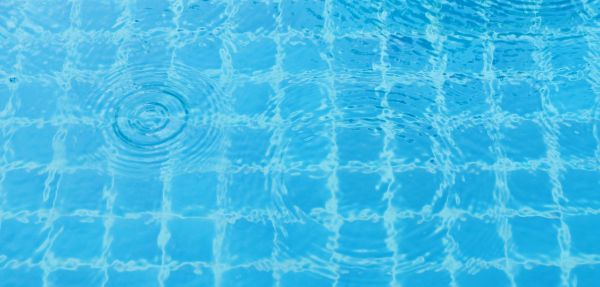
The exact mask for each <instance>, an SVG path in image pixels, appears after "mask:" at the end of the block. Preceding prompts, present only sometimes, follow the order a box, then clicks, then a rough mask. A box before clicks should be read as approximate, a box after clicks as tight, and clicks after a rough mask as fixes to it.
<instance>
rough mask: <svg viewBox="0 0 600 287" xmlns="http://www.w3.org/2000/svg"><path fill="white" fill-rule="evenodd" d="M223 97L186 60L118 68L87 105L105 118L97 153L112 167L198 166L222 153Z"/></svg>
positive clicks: (121, 169)
mask: <svg viewBox="0 0 600 287" xmlns="http://www.w3.org/2000/svg"><path fill="white" fill-rule="evenodd" d="M221 98H222V97H221V95H220V93H219V90H218V89H217V88H215V86H214V85H212V84H211V82H210V81H209V80H208V79H207V78H206V77H205V76H204V75H202V74H200V73H198V71H196V70H195V69H192V68H190V67H187V66H183V65H177V64H174V65H171V66H170V67H166V68H164V69H156V68H152V69H150V68H149V67H145V66H129V67H126V68H124V69H119V70H116V71H114V72H113V73H111V75H110V76H109V77H108V78H107V79H106V80H105V81H104V82H103V83H102V86H101V88H100V89H99V91H98V93H97V94H95V95H94V97H93V98H92V99H91V103H90V104H89V105H88V107H90V108H91V109H92V110H93V112H94V114H96V115H97V116H98V117H99V118H100V119H101V121H102V124H101V126H102V127H103V128H102V133H103V137H104V139H105V142H106V146H105V148H104V149H103V150H102V154H100V155H99V156H102V157H106V158H108V159H109V165H110V169H111V170H112V172H124V173H127V174H135V173H138V172H144V173H145V172H147V171H149V170H155V171H156V170H162V168H169V169H171V170H172V171H173V170H175V169H177V170H181V169H191V168H195V167H199V166H201V165H202V164H205V163H207V162H209V161H210V159H211V157H214V156H215V155H218V154H219V153H218V151H217V150H216V149H218V148H219V144H218V143H219V142H220V140H221V131H222V129H221V126H220V122H219V120H218V119H219V117H218V114H219V113H220V111H221V109H222V106H221V104H220V100H221Z"/></svg>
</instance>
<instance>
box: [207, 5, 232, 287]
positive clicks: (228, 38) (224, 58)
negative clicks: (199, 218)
mask: <svg viewBox="0 0 600 287" xmlns="http://www.w3.org/2000/svg"><path fill="white" fill-rule="evenodd" d="M225 1H226V2H225V3H226V4H227V6H226V8H225V12H224V14H225V17H227V19H226V20H225V21H224V23H223V26H224V29H223V31H222V34H221V40H222V41H223V43H222V48H221V50H220V57H221V73H220V74H221V79H220V82H221V85H224V84H227V83H228V79H231V78H232V76H233V74H234V68H233V63H232V59H231V49H232V48H235V46H234V43H233V42H232V31H231V25H232V21H231V18H232V17H233V15H235V13H236V12H237V7H236V4H235V3H236V1H235V0H225ZM223 88H224V91H223V92H224V93H223V96H224V97H226V100H228V101H230V100H231V97H232V90H231V87H223ZM225 88H226V90H225ZM219 120H222V119H219ZM224 134H225V136H224V140H223V145H222V147H223V151H226V150H228V149H229V148H230V146H231V140H230V139H229V136H228V135H229V130H226V131H224ZM230 166H231V163H230V162H229V160H228V159H227V158H225V157H224V158H223V159H221V162H220V166H218V168H217V170H218V184H217V190H216V192H217V206H218V208H219V211H218V213H217V214H213V216H215V217H217V219H216V220H215V221H216V222H215V238H214V239H213V245H212V249H213V268H212V269H213V273H214V278H215V281H214V286H215V287H219V286H221V281H222V276H223V273H224V271H226V268H227V266H224V263H223V258H222V257H223V254H222V253H223V243H224V240H225V236H227V226H228V222H227V220H226V219H225V216H223V215H224V214H225V213H226V212H227V210H226V209H227V207H228V202H227V190H228V186H229V178H230V176H231V175H230V174H229V172H230Z"/></svg>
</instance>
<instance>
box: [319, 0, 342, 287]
mask: <svg viewBox="0 0 600 287" xmlns="http://www.w3.org/2000/svg"><path fill="white" fill-rule="evenodd" d="M332 10H333V0H326V1H325V5H324V11H323V16H324V25H323V39H324V40H325V42H326V43H327V53H326V57H325V61H326V62H327V66H328V73H327V76H326V79H327V83H328V85H327V95H328V98H329V101H330V103H331V106H332V109H331V111H330V112H329V115H328V118H330V119H331V121H332V122H331V136H330V137H331V141H332V144H333V146H332V149H331V152H330V153H329V155H328V156H327V159H326V163H325V164H326V168H327V171H329V172H330V175H329V177H328V179H327V187H328V189H329V190H330V198H329V200H328V201H327V202H326V204H325V209H326V211H327V213H329V214H330V215H331V217H332V219H331V220H330V221H329V222H326V223H325V227H326V228H327V229H328V230H330V231H331V232H334V233H335V234H334V235H333V236H330V237H329V239H328V242H327V250H328V251H330V252H331V253H332V257H331V258H330V262H331V263H333V264H335V265H334V266H333V272H335V281H334V283H333V287H337V286H338V284H339V277H340V274H339V268H340V266H339V264H337V263H336V262H335V261H336V260H337V257H338V254H337V251H336V250H337V249H338V248H339V243H338V241H339V238H340V228H341V226H342V224H343V219H342V218H341V215H340V214H339V213H338V198H337V194H338V192H339V180H338V177H337V172H338V168H339V155H338V145H337V120H338V119H339V115H340V111H339V109H338V107H337V105H336V100H337V94H336V90H335V76H336V75H335V71H334V69H333V66H334V63H333V60H334V59H333V55H334V53H333V52H334V51H333V50H334V41H335V35H334V32H333V20H332V19H331V15H332V13H333V11H332Z"/></svg>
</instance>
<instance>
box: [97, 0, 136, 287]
mask: <svg viewBox="0 0 600 287" xmlns="http://www.w3.org/2000/svg"><path fill="white" fill-rule="evenodd" d="M131 4H132V1H131V0H127V1H126V2H125V3H121V8H122V9H123V10H122V11H123V12H122V13H121V15H120V17H119V18H121V19H123V22H124V23H126V25H124V27H123V28H122V29H123V30H124V31H126V32H128V33H126V35H124V36H125V37H126V36H130V34H131V33H132V31H131V30H132V23H133V15H132V14H133V13H132V9H131ZM124 50H125V49H124V48H123V45H120V47H119V49H118V50H117V53H116V60H115V62H118V64H119V65H123V66H126V65H127V62H126V61H127V60H128V59H127V55H126V51H124ZM113 66H114V65H113ZM112 68H114V67H112ZM109 169H110V168H109ZM109 175H110V177H111V186H110V187H109V188H105V189H104V190H103V192H102V197H103V199H104V200H105V204H106V206H105V207H106V210H105V214H104V218H103V225H104V233H103V235H102V257H101V258H100V263H101V264H102V272H103V278H102V284H101V286H102V287H105V286H106V284H107V283H108V280H109V279H110V278H109V269H110V268H111V267H112V262H109V254H110V252H111V250H110V249H111V244H112V235H111V231H112V227H113V225H114V223H115V220H116V218H117V217H116V216H115V214H114V204H115V200H116V198H117V197H118V193H117V192H116V190H115V181H116V173H115V172H114V171H113V170H109Z"/></svg>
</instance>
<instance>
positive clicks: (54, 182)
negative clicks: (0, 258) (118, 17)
mask: <svg viewBox="0 0 600 287" xmlns="http://www.w3.org/2000/svg"><path fill="white" fill-rule="evenodd" d="M70 2H71V5H72V6H71V11H70V13H69V28H67V30H66V31H65V32H63V34H62V35H61V38H63V39H64V40H65V42H66V45H65V49H66V58H65V62H64V63H63V66H62V71H61V72H60V73H59V74H58V77H59V79H60V82H59V84H60V85H61V88H62V94H61V95H60V96H59V97H58V103H57V106H56V109H57V114H56V115H55V117H57V118H58V119H59V121H58V123H54V124H58V125H59V127H58V128H57V131H56V134H55V135H54V137H53V139H52V151H53V157H52V161H51V162H50V164H49V165H48V166H47V168H46V171H47V172H48V177H47V178H46V181H45V182H44V191H43V200H44V202H46V201H51V206H50V210H49V212H48V217H47V218H46V221H45V222H44V229H48V230H49V234H50V236H49V238H52V237H54V238H53V240H51V241H50V242H49V244H48V245H47V246H46V249H45V250H44V255H43V259H42V263H41V267H42V271H43V285H44V286H49V285H48V284H49V281H48V280H49V278H48V277H49V275H50V273H52V272H53V271H54V270H55V269H56V258H54V255H53V253H52V250H51V249H52V244H53V243H54V240H56V237H57V236H59V235H60V233H61V232H62V230H63V229H62V228H61V229H60V230H58V231H57V230H56V227H55V225H54V223H55V222H56V220H58V219H60V217H61V215H60V211H58V210H57V207H56V205H57V200H58V197H59V189H60V182H61V179H62V171H61V170H62V169H64V165H65V162H64V161H65V142H64V141H65V136H66V134H67V132H68V131H67V128H66V127H65V126H64V125H65V123H64V122H63V121H62V119H63V117H65V116H66V115H67V114H66V111H65V109H64V108H65V107H66V106H68V105H67V102H68V92H69V90H70V89H71V87H70V85H71V84H70V81H71V78H70V77H72V75H73V74H75V71H74V69H75V68H74V67H73V62H74V61H76V60H77V43H78V41H77V38H78V36H79V34H80V33H79V27H80V26H81V19H80V16H81V15H80V5H81V3H80V2H79V1H77V0H71V1H70ZM65 38H66V39H65ZM73 58H74V59H73Z"/></svg>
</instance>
